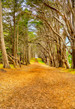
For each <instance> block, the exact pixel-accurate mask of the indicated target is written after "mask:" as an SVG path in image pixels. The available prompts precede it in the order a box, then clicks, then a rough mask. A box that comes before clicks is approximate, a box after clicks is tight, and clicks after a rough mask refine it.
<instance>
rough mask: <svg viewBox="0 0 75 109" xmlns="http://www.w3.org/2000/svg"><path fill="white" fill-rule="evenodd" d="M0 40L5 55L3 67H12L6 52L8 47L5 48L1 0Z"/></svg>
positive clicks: (3, 55)
mask: <svg viewBox="0 0 75 109" xmlns="http://www.w3.org/2000/svg"><path fill="white" fill-rule="evenodd" d="M0 40H1V49H2V57H3V67H4V68H10V66H9V62H8V57H7V53H6V48H5V42H4V36H3V25H2V4H1V0H0Z"/></svg>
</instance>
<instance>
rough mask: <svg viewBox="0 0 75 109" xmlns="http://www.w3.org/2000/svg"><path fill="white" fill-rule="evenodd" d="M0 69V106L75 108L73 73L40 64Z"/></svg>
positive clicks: (5, 108) (1, 108) (7, 108)
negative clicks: (3, 70)
mask: <svg viewBox="0 0 75 109" xmlns="http://www.w3.org/2000/svg"><path fill="white" fill-rule="evenodd" d="M5 70H6V71H7V72H1V71H0V109H75V75H73V74H70V73H65V72H61V71H60V70H61V69H57V68H51V67H48V66H45V65H41V64H38V63H37V64H32V65H29V66H22V68H21V69H20V68H18V69H5Z"/></svg>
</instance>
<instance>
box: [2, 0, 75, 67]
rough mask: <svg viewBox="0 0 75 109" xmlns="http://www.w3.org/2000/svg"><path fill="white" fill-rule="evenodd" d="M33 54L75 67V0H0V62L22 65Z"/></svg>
mask: <svg viewBox="0 0 75 109" xmlns="http://www.w3.org/2000/svg"><path fill="white" fill-rule="evenodd" d="M32 58H41V59H42V61H43V62H44V63H46V64H48V65H49V66H52V67H66V68H73V69H74V68H75V1H74V0H2V1H1V0H0V63H3V67H4V68H10V64H14V67H16V66H17V65H19V66H20V67H21V64H23V65H28V64H30V60H31V59H32Z"/></svg>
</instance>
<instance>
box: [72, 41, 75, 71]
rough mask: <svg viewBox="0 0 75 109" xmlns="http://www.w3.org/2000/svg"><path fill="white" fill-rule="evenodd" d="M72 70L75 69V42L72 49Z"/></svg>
mask: <svg viewBox="0 0 75 109" xmlns="http://www.w3.org/2000/svg"><path fill="white" fill-rule="evenodd" d="M72 68H73V69H75V40H73V48H72Z"/></svg>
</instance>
